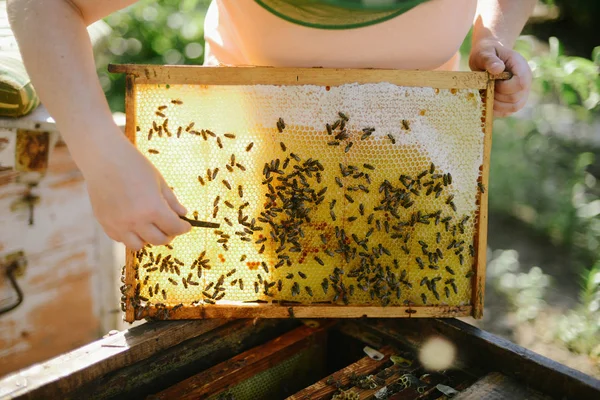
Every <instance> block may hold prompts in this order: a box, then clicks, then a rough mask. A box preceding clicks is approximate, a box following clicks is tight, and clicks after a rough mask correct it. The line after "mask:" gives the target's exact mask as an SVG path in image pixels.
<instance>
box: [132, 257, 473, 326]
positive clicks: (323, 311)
mask: <svg viewBox="0 0 600 400" xmlns="http://www.w3.org/2000/svg"><path fill="white" fill-rule="evenodd" d="M129 259H133V257H131V256H130V257H129ZM131 270H133V269H132V268H131ZM471 309H472V307H471V306H413V307H405V306H387V307H377V306H346V305H330V304H302V305H297V304H294V305H282V304H263V303H240V304H215V305H198V306H183V307H181V308H178V309H176V310H175V311H173V312H171V313H170V314H169V319H204V318H332V317H335V318H361V317H370V318H401V317H404V318H431V317H441V318H445V317H459V316H468V315H471ZM157 311H158V310H157V309H156V308H155V307H148V310H147V311H145V312H143V313H139V314H138V316H137V317H138V318H140V319H141V318H144V317H146V316H157V317H159V318H163V317H162V313H160V314H157Z"/></svg>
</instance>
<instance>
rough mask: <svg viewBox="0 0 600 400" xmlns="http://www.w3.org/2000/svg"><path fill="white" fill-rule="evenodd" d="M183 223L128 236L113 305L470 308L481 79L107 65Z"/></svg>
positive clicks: (476, 306) (474, 299)
mask: <svg viewBox="0 0 600 400" xmlns="http://www.w3.org/2000/svg"><path fill="white" fill-rule="evenodd" d="M110 70H111V71H112V72H125V73H127V96H126V101H127V103H126V104H127V105H126V108H127V110H126V112H127V127H126V132H127V135H128V137H129V139H130V140H132V141H133V143H135V145H136V146H137V147H138V149H139V150H140V151H141V152H142V153H143V154H145V155H146V156H147V157H148V159H149V160H150V161H151V162H152V163H153V164H154V165H155V166H156V167H157V168H158V170H159V171H160V172H161V173H162V174H163V176H164V177H165V179H166V180H167V182H168V183H169V185H170V186H171V187H173V190H174V192H175V194H176V195H177V197H178V198H179V200H180V201H181V202H182V203H183V204H184V205H185V206H186V207H187V208H188V210H189V211H190V215H188V216H187V217H188V218H190V219H199V220H201V221H209V222H213V223H217V224H219V227H218V228H213V229H201V228H198V229H193V230H192V231H191V232H190V233H188V234H186V235H182V236H180V237H178V238H176V239H175V240H174V241H173V243H172V244H171V245H169V246H159V247H150V246H147V247H146V248H144V249H143V250H141V251H140V252H137V253H134V252H129V253H128V256H127V265H126V266H125V269H124V283H125V284H124V286H123V287H122V292H123V310H124V311H125V312H126V320H127V321H133V320H136V319H141V318H144V317H146V316H153V317H156V318H160V319H182V318H222V317H240V318H247V317H294V316H295V317H333V316H335V317H359V316H364V315H366V316H369V317H444V316H464V315H473V316H474V317H476V318H480V317H481V315H482V310H483V295H484V280H485V273H484V272H485V250H486V229H487V226H486V225H487V193H486V191H485V187H486V186H487V179H488V169H489V152H490V146H491V127H492V115H491V113H492V110H493V97H494V96H493V88H494V77H492V76H490V75H489V74H487V73H484V72H415V71H394V70H338V69H324V68H308V69H307V68H267V67H242V68H233V67H217V68H213V67H187V66H134V65H122V66H111V68H110Z"/></svg>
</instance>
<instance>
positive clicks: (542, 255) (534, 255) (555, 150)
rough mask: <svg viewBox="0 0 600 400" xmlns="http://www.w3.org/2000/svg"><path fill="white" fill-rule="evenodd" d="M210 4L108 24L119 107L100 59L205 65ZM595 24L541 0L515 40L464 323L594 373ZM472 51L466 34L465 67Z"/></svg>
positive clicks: (132, 11)
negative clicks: (474, 312)
mask: <svg viewBox="0 0 600 400" xmlns="http://www.w3.org/2000/svg"><path fill="white" fill-rule="evenodd" d="M208 4H209V1H208V0H181V1H180V0H162V1H159V2H156V1H151V0H143V1H140V2H139V3H137V4H136V5H134V6H132V7H130V8H128V9H125V10H123V11H121V12H118V13H116V14H114V15H112V16H110V17H108V18H106V19H105V21H104V28H103V29H105V32H106V37H105V40H104V41H103V45H102V46H101V47H99V50H98V51H96V61H97V65H98V75H99V77H100V80H101V83H102V86H103V88H104V91H105V93H106V96H107V98H108V100H109V103H110V105H111V108H112V110H113V111H114V112H115V113H118V112H122V111H123V110H124V96H123V95H124V93H125V89H124V76H123V75H120V74H119V75H112V74H109V73H108V72H107V69H106V66H107V64H108V63H150V64H201V63H202V62H203V55H204V42H203V19H204V15H205V11H206V8H207V6H208ZM598 23H600V1H597V0H543V1H542V0H541V1H540V2H539V4H538V6H537V7H536V9H535V12H534V15H533V16H532V17H531V19H530V21H529V23H528V25H527V27H526V28H525V31H524V32H523V36H522V37H521V38H520V39H519V41H518V43H517V45H516V48H517V50H518V51H520V52H521V53H522V54H523V55H524V56H525V57H526V58H527V60H528V61H529V64H530V66H531V68H532V70H533V74H534V77H535V78H534V87H533V90H532V93H531V97H530V100H529V103H528V105H527V107H526V108H525V109H523V110H522V111H520V112H519V113H518V114H516V115H514V116H512V117H510V118H503V119H497V120H496V121H495V125H494V137H493V146H492V158H491V176H490V187H489V207H490V219H489V221H490V222H489V235H488V242H489V243H488V245H489V249H488V254H489V260H488V269H487V288H486V309H485V313H484V315H485V317H484V319H483V320H481V321H475V320H471V319H468V318H467V319H465V320H466V321H468V322H470V323H473V324H475V325H478V326H479V327H481V328H483V329H485V330H487V331H490V332H492V333H494V334H497V335H500V336H503V337H505V338H507V339H509V340H511V341H514V342H515V343H517V344H519V345H522V346H524V347H527V348H529V349H532V350H533V351H536V352H538V353H540V354H542V355H545V356H547V357H549V358H552V359H554V360H556V361H559V362H561V363H564V364H566V365H568V366H570V367H572V368H575V369H578V370H581V371H583V372H585V373H587V374H590V375H593V376H595V377H597V378H600V182H598V179H600V74H599V68H600V29H598ZM469 50H470V37H467V39H466V40H465V42H464V44H463V46H462V48H461V52H462V54H463V60H462V62H463V67H462V68H463V69H464V70H468V66H467V58H468V54H469ZM116 253H118V251H117V252H116ZM115 270H117V266H115ZM116 279H118V278H116ZM116 285H117V286H115V287H118V284H116ZM118 297H119V296H118V294H117V293H115V294H114V307H113V308H115V309H116V308H118ZM111 301H112V300H111ZM117 313H118V310H117ZM101 329H104V326H103V328H97V331H100V330H101ZM103 333H105V331H104V332H103ZM0 350H2V346H0Z"/></svg>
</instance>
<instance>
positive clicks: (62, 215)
mask: <svg viewBox="0 0 600 400" xmlns="http://www.w3.org/2000/svg"><path fill="white" fill-rule="evenodd" d="M28 193H29V191H28V187H27V185H25V184H22V183H19V182H18V181H13V182H8V183H7V184H4V185H0V227H2V228H1V229H0V256H2V255H6V254H9V253H12V252H15V251H20V250H22V251H24V252H25V257H26V258H27V262H28V266H27V268H26V270H25V274H24V275H23V276H22V277H19V278H17V282H18V284H19V286H20V287H21V288H22V290H23V292H24V299H25V300H24V302H23V303H22V304H21V305H20V306H19V307H18V308H16V309H14V310H13V311H11V312H9V313H7V314H5V315H2V316H0V376H2V375H4V374H6V373H8V372H10V371H14V370H16V369H19V368H23V367H25V366H27V365H31V364H32V363H34V362H39V361H42V360H45V359H48V358H50V357H53V356H56V355H57V354H60V353H63V352H66V351H69V350H72V349H74V348H76V347H78V346H81V345H83V344H85V343H89V342H90V341H91V340H94V339H96V338H97V337H98V333H99V304H98V303H96V302H95V300H94V298H93V294H94V293H95V290H96V289H97V288H98V284H97V283H98V280H99V279H100V274H101V271H100V270H99V267H98V265H97V263H96V255H97V254H96V251H97V248H96V246H95V238H96V230H95V229H96V223H95V220H94V216H93V213H92V209H91V206H90V203H89V199H88V196H87V192H86V189H85V184H84V181H83V177H82V175H81V173H80V172H79V171H78V169H77V168H76V166H75V164H74V163H73V161H72V159H71V157H70V155H69V153H68V151H67V148H66V146H64V145H62V144H59V145H57V147H56V148H55V149H54V151H53V152H52V154H51V157H50V163H49V169H48V171H47V173H46V176H45V177H44V178H43V179H42V181H41V182H40V184H39V185H38V187H36V188H35V189H33V191H32V193H33V194H34V195H36V196H38V197H39V200H38V201H37V202H36V204H34V205H33V225H29V219H30V214H29V212H30V211H29V206H28V204H27V203H26V202H25V201H24V200H25V199H26V196H27V195H28ZM0 294H1V295H0V296H1V297H2V305H3V306H4V305H8V304H11V303H12V302H13V301H14V300H15V299H14V297H13V296H14V292H13V290H12V288H10V286H9V284H8V281H7V279H6V277H5V275H4V274H2V275H1V276H0Z"/></svg>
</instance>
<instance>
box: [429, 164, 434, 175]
mask: <svg viewBox="0 0 600 400" xmlns="http://www.w3.org/2000/svg"><path fill="white" fill-rule="evenodd" d="M434 172H435V164H434V163H431V165H430V166H429V173H430V174H433V173H434Z"/></svg>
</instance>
